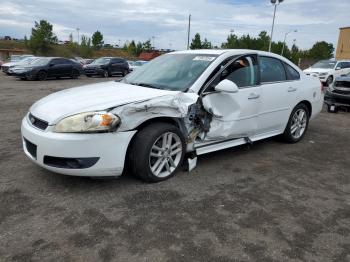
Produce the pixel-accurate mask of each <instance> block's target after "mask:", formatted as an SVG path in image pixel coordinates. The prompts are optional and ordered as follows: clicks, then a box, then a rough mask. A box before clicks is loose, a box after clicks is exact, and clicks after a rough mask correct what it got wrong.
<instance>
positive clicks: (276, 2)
mask: <svg viewBox="0 0 350 262" xmlns="http://www.w3.org/2000/svg"><path fill="white" fill-rule="evenodd" d="M270 1H271V4H273V5H274V10H273V19H272V27H271V36H270V44H269V52H271V45H272V37H273V29H274V27H275V17H276V9H277V5H279V4H280V3H282V2H283V0H270Z"/></svg>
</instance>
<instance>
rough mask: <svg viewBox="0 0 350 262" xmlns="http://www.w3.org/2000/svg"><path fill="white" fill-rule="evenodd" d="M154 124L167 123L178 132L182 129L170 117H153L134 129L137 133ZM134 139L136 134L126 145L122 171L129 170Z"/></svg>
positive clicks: (177, 122) (176, 121)
mask: <svg viewBox="0 0 350 262" xmlns="http://www.w3.org/2000/svg"><path fill="white" fill-rule="evenodd" d="M155 123H168V124H171V125H174V126H176V127H178V128H179V129H180V130H182V128H181V126H180V122H179V121H178V120H177V119H174V118H171V117H155V118H152V119H149V120H147V121H145V122H143V123H142V124H140V125H139V126H137V127H136V128H134V129H135V130H137V132H139V131H140V130H141V129H143V128H145V127H146V126H149V125H151V124H155ZM135 137H136V134H135V135H134V136H133V138H132V139H131V141H130V143H129V145H128V149H127V150H126V156H125V160H124V170H126V169H130V159H129V156H130V150H131V148H132V145H133V143H134V141H135Z"/></svg>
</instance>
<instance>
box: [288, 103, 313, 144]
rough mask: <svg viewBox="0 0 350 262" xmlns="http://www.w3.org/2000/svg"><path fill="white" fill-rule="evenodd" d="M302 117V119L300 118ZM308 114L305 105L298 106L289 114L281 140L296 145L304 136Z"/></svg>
mask: <svg viewBox="0 0 350 262" xmlns="http://www.w3.org/2000/svg"><path fill="white" fill-rule="evenodd" d="M301 117H302V118H301ZM309 119H310V112H309V109H308V107H307V106H306V105H305V104H298V105H297V106H296V107H295V108H294V109H293V111H292V113H291V114H290V117H289V120H288V124H287V126H286V129H285V130H284V133H283V135H282V138H283V140H284V141H285V142H287V143H291V144H293V143H297V142H299V141H300V140H301V139H302V138H303V137H304V135H305V133H306V130H307V128H308V126H309Z"/></svg>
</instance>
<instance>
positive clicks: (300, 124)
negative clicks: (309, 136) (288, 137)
mask: <svg viewBox="0 0 350 262" xmlns="http://www.w3.org/2000/svg"><path fill="white" fill-rule="evenodd" d="M306 125H307V112H306V111H305V110H304V109H302V108H300V109H298V110H297V111H295V113H294V115H293V118H292V124H291V126H290V133H291V134H292V137H293V138H294V139H299V138H300V137H301V136H302V135H303V134H304V132H305V130H306Z"/></svg>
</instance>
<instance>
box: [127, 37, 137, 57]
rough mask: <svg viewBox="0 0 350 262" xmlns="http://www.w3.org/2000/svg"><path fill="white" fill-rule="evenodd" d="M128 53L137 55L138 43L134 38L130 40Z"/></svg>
mask: <svg viewBox="0 0 350 262" xmlns="http://www.w3.org/2000/svg"><path fill="white" fill-rule="evenodd" d="M128 53H129V55H131V56H135V55H136V44H135V41H134V40H132V41H131V42H130V44H129V45H128Z"/></svg>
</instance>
